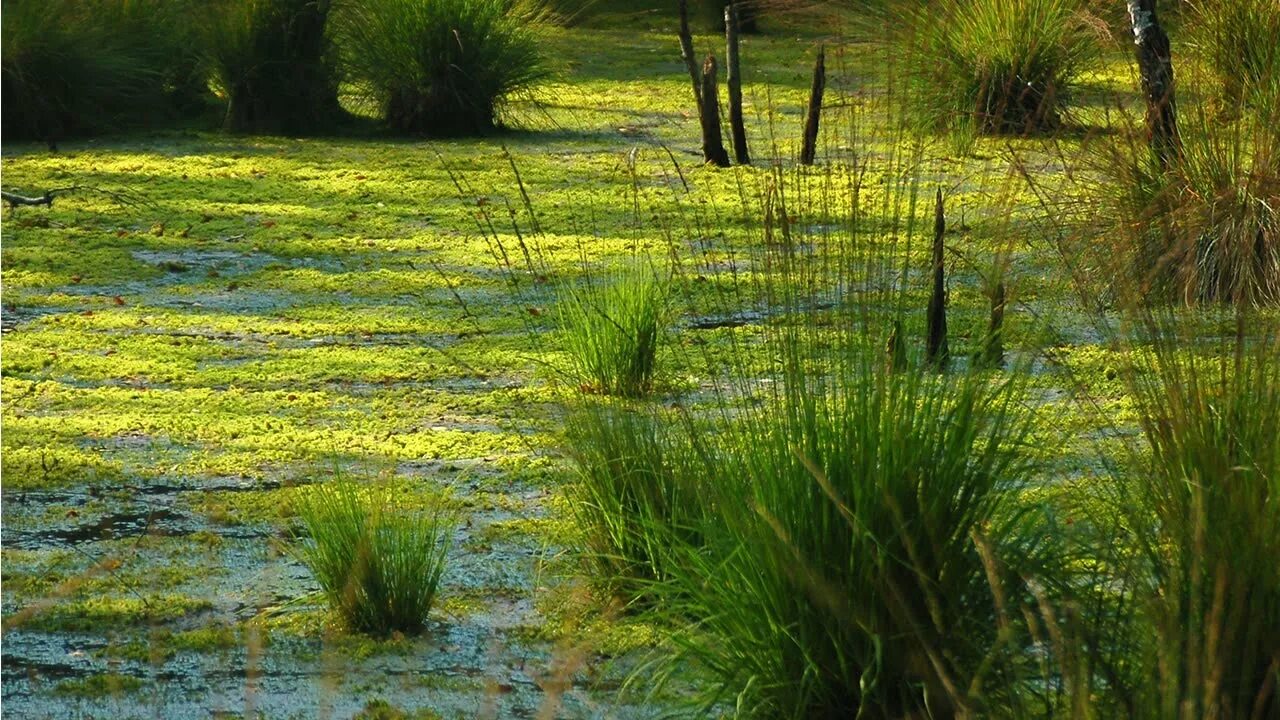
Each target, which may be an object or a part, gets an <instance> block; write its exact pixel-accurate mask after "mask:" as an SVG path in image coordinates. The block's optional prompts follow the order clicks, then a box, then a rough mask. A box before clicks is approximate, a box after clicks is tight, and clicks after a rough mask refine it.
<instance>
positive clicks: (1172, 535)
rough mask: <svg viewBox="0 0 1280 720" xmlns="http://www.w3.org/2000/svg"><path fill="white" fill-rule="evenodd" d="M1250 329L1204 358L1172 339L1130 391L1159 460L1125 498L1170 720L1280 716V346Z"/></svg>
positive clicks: (1138, 476) (1157, 697)
mask: <svg viewBox="0 0 1280 720" xmlns="http://www.w3.org/2000/svg"><path fill="white" fill-rule="evenodd" d="M1244 332H1245V324H1244V322H1243V319H1242V320H1241V324H1240V326H1239V334H1238V335H1237V336H1236V337H1235V338H1234V339H1228V340H1226V341H1225V342H1222V343H1221V344H1220V346H1219V348H1218V351H1217V352H1215V353H1213V354H1211V355H1210V356H1209V357H1208V358H1205V357H1203V356H1198V355H1197V354H1196V353H1187V352H1185V347H1186V345H1185V342H1184V341H1185V338H1183V337H1182V333H1181V332H1180V331H1179V330H1176V329H1175V330H1173V331H1172V332H1170V331H1168V330H1164V331H1163V334H1162V335H1160V336H1158V337H1157V338H1156V342H1155V344H1154V346H1153V349H1152V351H1151V353H1150V354H1148V355H1147V356H1146V357H1145V359H1144V363H1143V365H1144V366H1145V370H1146V372H1143V373H1141V374H1137V375H1135V376H1134V378H1133V382H1132V388H1133V394H1134V398H1135V400H1136V403H1137V409H1138V415H1139V422H1140V424H1141V427H1142V432H1143V435H1144V437H1145V438H1146V440H1147V443H1148V444H1149V446H1150V449H1151V452H1150V456H1149V458H1140V459H1138V460H1137V462H1136V466H1135V467H1133V469H1132V472H1133V477H1134V480H1135V482H1133V483H1132V488H1133V491H1132V495H1131V496H1130V497H1129V498H1127V501H1128V502H1127V507H1129V509H1130V510H1131V512H1133V515H1134V516H1133V517H1131V518H1130V521H1131V523H1132V524H1133V526H1134V527H1135V528H1138V529H1139V532H1137V533H1135V537H1134V539H1135V541H1136V543H1137V547H1138V548H1139V550H1140V553H1141V556H1140V557H1141V562H1142V563H1144V565H1146V566H1147V572H1146V573H1144V580H1145V581H1144V582H1140V583H1138V584H1137V587H1136V589H1135V596H1136V597H1135V599H1136V601H1137V607H1138V608H1139V611H1140V612H1141V613H1142V616H1141V617H1142V620H1143V622H1144V626H1145V627H1149V631H1150V636H1149V637H1150V638H1151V640H1152V642H1151V645H1150V648H1151V651H1152V654H1151V655H1150V656H1148V657H1150V658H1153V659H1154V662H1148V664H1147V666H1146V671H1147V673H1148V674H1149V677H1148V678H1146V680H1147V681H1148V683H1150V684H1149V687H1153V688H1154V692H1153V693H1152V694H1151V696H1150V697H1149V701H1150V702H1151V703H1153V705H1154V706H1158V707H1159V708H1160V713H1159V714H1160V715H1161V716H1163V717H1202V718H1244V717H1255V718H1257V717H1275V716H1276V715H1277V714H1280V563H1277V562H1276V558H1277V557H1280V431H1278V430H1280V335H1277V334H1276V333H1275V329H1274V327H1272V329H1271V330H1270V332H1269V333H1265V334H1264V335H1262V336H1261V337H1246V336H1245V334H1244ZM1215 344H1216V343H1215ZM1142 530H1146V532H1143V531H1142Z"/></svg>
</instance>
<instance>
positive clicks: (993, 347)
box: [978, 282, 1005, 368]
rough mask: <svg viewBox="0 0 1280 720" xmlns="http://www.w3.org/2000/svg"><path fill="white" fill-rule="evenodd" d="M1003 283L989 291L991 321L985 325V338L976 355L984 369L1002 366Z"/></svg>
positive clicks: (997, 284)
mask: <svg viewBox="0 0 1280 720" xmlns="http://www.w3.org/2000/svg"><path fill="white" fill-rule="evenodd" d="M1004 306H1005V292H1004V283H1003V282H999V283H996V286H995V287H994V288H992V289H991V320H990V322H989V323H988V324H987V337H986V339H985V340H984V341H983V345H982V350H981V351H980V352H979V353H978V365H979V366H981V367H985V368H999V367H1003V366H1004Z"/></svg>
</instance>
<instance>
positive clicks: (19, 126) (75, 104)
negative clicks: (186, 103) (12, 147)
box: [0, 0, 198, 142]
mask: <svg viewBox="0 0 1280 720" xmlns="http://www.w3.org/2000/svg"><path fill="white" fill-rule="evenodd" d="M183 5H184V3H179V2H173V3H166V2H161V1H158V0H89V1H87V2H86V1H84V0H51V1H47V2H46V1H37V0H12V1H11V2H5V3H4V5H3V11H2V12H3V19H2V20H0V27H2V28H3V41H2V42H0V46H2V47H3V51H0V57H2V60H0V67H2V69H3V76H4V81H3V88H4V91H3V92H4V97H3V102H2V106H3V108H4V134H5V139H6V140H15V139H40V140H47V141H50V142H56V141H57V140H59V139H61V138H63V137H68V136H74V135H83V134H91V133H99V132H104V131H108V130H115V129H120V128H123V127H128V126H136V125H142V124H146V123H150V122H154V121H156V120H160V119H168V118H170V117H171V116H172V115H173V111H174V110H175V104H176V102H175V101H176V100H178V99H179V98H178V97H177V96H178V95H179V94H181V93H186V92H191V91H192V86H193V80H192V77H190V76H191V75H193V74H194V71H193V66H194V57H195V53H194V52H193V50H192V45H191V43H190V42H188V40H189V39H190V38H189V37H188V34H187V33H185V32H184V31H183V25H182V24H181V23H180V22H179V20H180V18H181V17H182V10H183V8H182V6H183ZM197 91H198V89H197Z"/></svg>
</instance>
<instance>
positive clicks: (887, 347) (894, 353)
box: [884, 320, 907, 372]
mask: <svg viewBox="0 0 1280 720" xmlns="http://www.w3.org/2000/svg"><path fill="white" fill-rule="evenodd" d="M884 359H885V365H886V366H887V367H888V369H889V372H901V371H903V370H906V369H907V342H906V340H903V338H902V321H901V320H894V321H893V326H892V327H891V328H890V330H889V339H888V340H887V341H885V344H884Z"/></svg>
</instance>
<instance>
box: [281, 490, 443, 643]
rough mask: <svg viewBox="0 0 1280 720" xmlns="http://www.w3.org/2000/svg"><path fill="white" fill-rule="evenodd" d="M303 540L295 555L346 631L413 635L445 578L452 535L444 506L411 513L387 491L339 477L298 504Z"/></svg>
mask: <svg viewBox="0 0 1280 720" xmlns="http://www.w3.org/2000/svg"><path fill="white" fill-rule="evenodd" d="M297 510H298V516H299V518H301V520H302V523H303V526H304V527H305V530H306V532H305V535H303V536H302V537H300V538H299V539H298V540H297V542H296V544H295V552H296V554H297V557H298V559H299V560H301V561H302V563H303V564H305V565H306V566H307V567H308V568H309V569H310V570H311V572H312V574H313V575H314V576H315V578H316V581H317V582H318V583H319V584H320V589H321V593H322V594H323V596H324V598H325V600H326V601H327V602H328V604H329V606H330V608H332V609H333V610H334V611H335V612H336V613H337V614H338V616H339V617H340V618H341V620H342V621H343V622H344V623H345V624H346V625H347V626H348V627H349V628H350V629H352V630H355V631H357V632H365V633H371V634H375V635H387V634H389V633H391V632H405V633H412V632H417V631H418V630H420V629H421V628H422V626H423V624H424V623H425V622H426V619H427V613H428V612H429V611H430V610H431V605H432V603H433V602H434V601H435V597H436V591H437V589H438V588H439V586H440V577H441V575H442V574H443V572H444V567H445V556H446V554H447V553H448V551H449V546H450V543H451V533H452V531H453V522H452V515H450V514H449V512H448V511H447V510H446V509H444V508H437V509H436V510H434V511H430V512H427V511H422V510H417V509H410V508H407V507H405V506H404V505H403V504H401V503H400V502H399V501H398V500H397V498H396V496H395V494H394V491H393V490H392V489H391V488H388V487H386V486H382V485H378V486H362V485H359V484H357V483H356V482H354V481H353V480H351V479H347V478H338V479H336V480H334V481H331V482H329V483H326V484H323V485H318V486H316V487H314V488H313V489H311V490H310V491H309V492H308V493H306V494H305V495H304V496H303V497H302V499H301V500H300V501H299V502H298V506H297Z"/></svg>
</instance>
